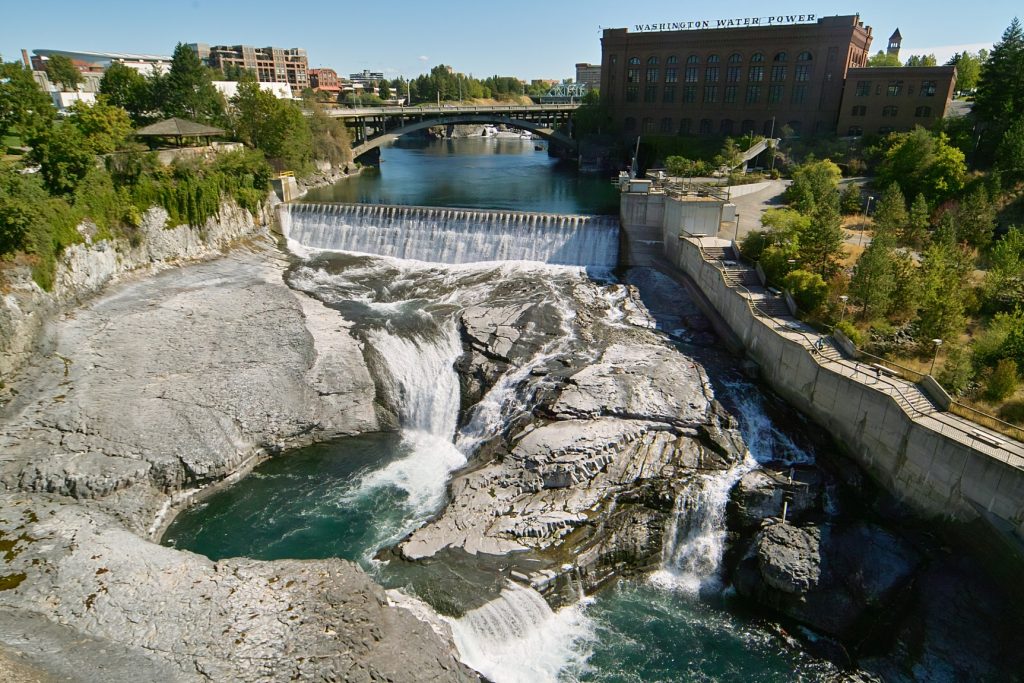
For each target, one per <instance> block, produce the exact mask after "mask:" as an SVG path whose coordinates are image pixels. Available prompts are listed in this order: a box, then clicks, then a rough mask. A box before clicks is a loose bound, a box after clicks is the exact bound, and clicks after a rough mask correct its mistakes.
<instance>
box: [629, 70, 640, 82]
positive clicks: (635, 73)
mask: <svg viewBox="0 0 1024 683" xmlns="http://www.w3.org/2000/svg"><path fill="white" fill-rule="evenodd" d="M639 82H640V69H626V83H639Z"/></svg>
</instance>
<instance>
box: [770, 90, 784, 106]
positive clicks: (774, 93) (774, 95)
mask: <svg viewBox="0 0 1024 683" xmlns="http://www.w3.org/2000/svg"><path fill="white" fill-rule="evenodd" d="M782 88H783V86H781V85H773V86H771V87H769V88H768V104H775V103H776V102H781V101H782Z"/></svg>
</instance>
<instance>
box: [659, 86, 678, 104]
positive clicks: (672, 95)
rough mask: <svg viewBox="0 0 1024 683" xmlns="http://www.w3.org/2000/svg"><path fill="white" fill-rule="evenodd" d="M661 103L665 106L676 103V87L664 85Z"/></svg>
mask: <svg viewBox="0 0 1024 683" xmlns="http://www.w3.org/2000/svg"><path fill="white" fill-rule="evenodd" d="M661 101H662V102H665V103H667V104H671V103H672V102H675V101H676V86H674V85H666V86H665V91H664V92H663V93H662V97H661Z"/></svg>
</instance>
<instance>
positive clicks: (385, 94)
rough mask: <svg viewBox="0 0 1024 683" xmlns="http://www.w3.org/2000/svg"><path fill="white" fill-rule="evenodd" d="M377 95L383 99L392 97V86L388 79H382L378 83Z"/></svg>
mask: <svg viewBox="0 0 1024 683" xmlns="http://www.w3.org/2000/svg"><path fill="white" fill-rule="evenodd" d="M377 95H378V96H379V97H380V98H381V99H382V100H390V99H391V88H390V87H389V86H388V82H387V81H381V82H380V83H378V84H377Z"/></svg>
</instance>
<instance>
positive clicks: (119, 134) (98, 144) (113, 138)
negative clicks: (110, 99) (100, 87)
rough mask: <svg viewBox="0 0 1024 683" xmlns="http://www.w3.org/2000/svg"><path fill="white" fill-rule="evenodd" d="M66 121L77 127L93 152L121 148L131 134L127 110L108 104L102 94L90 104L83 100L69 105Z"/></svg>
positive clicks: (98, 152) (109, 151)
mask: <svg viewBox="0 0 1024 683" xmlns="http://www.w3.org/2000/svg"><path fill="white" fill-rule="evenodd" d="M67 123H68V124H70V125H74V126H77V127H78V129H79V130H80V131H81V132H82V134H83V135H84V136H85V141H86V144H87V146H88V148H89V151H90V152H92V153H93V154H109V153H111V152H114V151H117V150H119V149H123V148H124V146H125V143H126V142H127V141H128V138H129V136H130V135H131V134H132V122H131V120H130V119H129V118H128V112H126V111H125V110H124V109H122V108H121V107H115V106H113V105H111V104H108V103H107V101H106V97H105V96H103V95H101V96H100V98H99V99H98V100H97V101H96V102H95V103H94V104H91V105H90V104H86V103H85V102H75V103H74V104H73V105H71V118H70V119H69V120H68V122H67Z"/></svg>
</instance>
